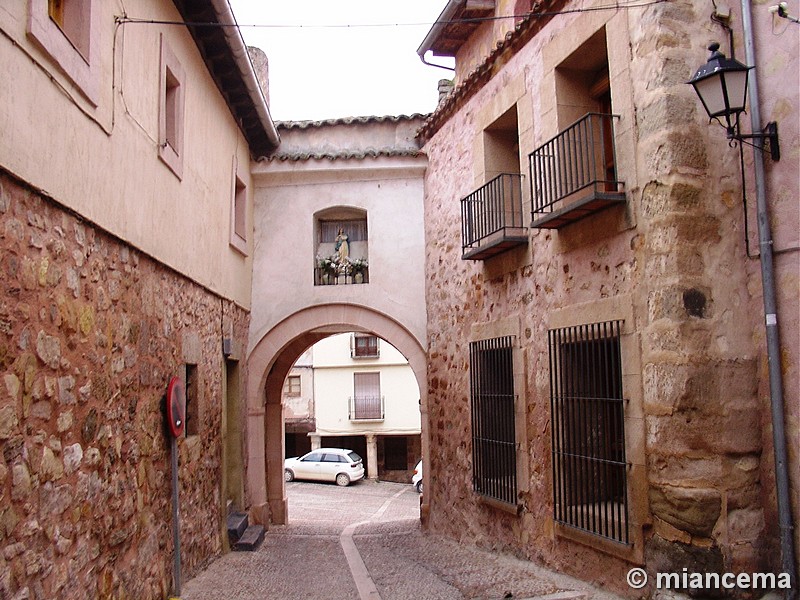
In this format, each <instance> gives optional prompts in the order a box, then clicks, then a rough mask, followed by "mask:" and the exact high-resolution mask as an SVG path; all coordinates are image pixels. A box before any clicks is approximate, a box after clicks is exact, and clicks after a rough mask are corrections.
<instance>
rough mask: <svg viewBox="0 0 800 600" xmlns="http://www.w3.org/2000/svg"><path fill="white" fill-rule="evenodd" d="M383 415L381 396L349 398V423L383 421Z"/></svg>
mask: <svg viewBox="0 0 800 600" xmlns="http://www.w3.org/2000/svg"><path fill="white" fill-rule="evenodd" d="M384 415H385V412H384V407H383V396H351V397H350V413H349V419H350V420H351V421H383V419H384Z"/></svg>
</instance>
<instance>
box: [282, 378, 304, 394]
mask: <svg viewBox="0 0 800 600" xmlns="http://www.w3.org/2000/svg"><path fill="white" fill-rule="evenodd" d="M283 393H284V394H285V395H287V396H299V395H300V375H289V376H288V377H287V378H286V383H285V384H284V386H283Z"/></svg>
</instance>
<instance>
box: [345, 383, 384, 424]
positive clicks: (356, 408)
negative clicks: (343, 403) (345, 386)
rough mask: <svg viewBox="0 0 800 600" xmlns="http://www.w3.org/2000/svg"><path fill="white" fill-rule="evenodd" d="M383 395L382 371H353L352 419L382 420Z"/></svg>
mask: <svg viewBox="0 0 800 600" xmlns="http://www.w3.org/2000/svg"><path fill="white" fill-rule="evenodd" d="M382 419H383V397H382V396H381V374H380V373H353V399H352V402H351V405H350V420H351V421H358V420H382Z"/></svg>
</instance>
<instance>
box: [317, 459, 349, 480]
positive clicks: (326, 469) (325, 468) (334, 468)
mask: <svg viewBox="0 0 800 600" xmlns="http://www.w3.org/2000/svg"><path fill="white" fill-rule="evenodd" d="M343 460H344V458H343V457H342V456H340V455H338V454H332V453H326V454H325V455H324V456H323V457H322V470H321V473H322V477H323V478H324V479H325V481H336V474H337V473H339V472H340V471H341V470H342V464H341V462H342V461H343Z"/></svg>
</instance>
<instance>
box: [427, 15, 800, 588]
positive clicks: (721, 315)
mask: <svg viewBox="0 0 800 600" xmlns="http://www.w3.org/2000/svg"><path fill="white" fill-rule="evenodd" d="M713 10H714V9H713V7H712V6H711V5H710V4H709V5H706V4H705V3H701V2H691V3H682V4H675V3H666V2H655V3H648V4H646V5H641V6H633V5H631V6H629V7H625V6H623V5H614V6H608V5H607V4H604V3H599V2H598V3H592V2H590V3H588V4H587V3H581V4H574V3H571V2H568V1H560V0H556V1H552V2H543V3H540V2H536V3H531V2H526V1H516V2H513V1H510V0H508V1H504V0H498V1H496V2H463V1H458V0H451V1H449V2H447V3H446V5H445V7H444V10H443V12H442V15H441V16H440V18H439V19H438V21H437V23H436V24H435V25H434V26H433V28H432V29H431V31H430V32H429V34H428V35H427V36H426V38H425V40H424V41H423V43H422V45H421V46H420V48H419V50H418V53H419V54H420V56H421V57H423V58H426V59H427V58H431V55H433V56H434V57H435V56H451V57H455V61H456V71H455V80H454V89H453V91H452V92H451V93H450V94H449V95H448V96H447V97H446V98H444V99H443V100H442V102H441V103H440V105H439V107H438V108H437V110H436V111H435V112H434V113H433V114H432V115H431V117H430V118H429V119H428V120H427V122H426V124H425V125H424V126H423V127H422V129H421V131H420V134H419V137H420V140H421V141H422V142H423V146H422V149H423V151H424V152H425V153H426V154H427V156H428V160H429V166H428V170H427V172H426V176H425V235H426V248H427V252H426V300H427V311H428V356H429V362H428V395H427V406H426V408H425V411H426V414H427V417H428V420H429V426H428V427H429V432H430V440H429V451H428V452H427V453H426V459H427V460H428V464H427V465H426V470H425V477H426V482H425V497H424V503H425V504H424V505H423V513H422V514H423V518H424V519H425V521H426V523H427V525H428V527H429V528H430V529H431V530H433V531H436V532H439V533H444V534H447V535H450V536H452V537H455V538H457V539H461V540H464V541H469V542H472V543H477V544H479V545H481V546H484V547H488V548H493V549H501V550H504V551H509V552H513V553H515V554H518V555H521V556H525V557H529V558H531V559H533V560H536V561H537V562H541V563H543V564H546V565H548V566H550V567H554V568H557V569H562V570H564V571H566V572H569V573H572V574H575V575H578V576H580V577H581V578H584V579H588V580H591V581H594V582H596V583H599V584H602V585H603V586H604V587H607V588H610V589H612V590H615V591H618V592H620V593H626V594H631V593H635V594H641V593H642V592H641V591H638V590H632V589H631V588H630V587H628V585H627V584H626V573H627V572H628V571H629V569H631V568H632V567H634V566H643V567H644V568H645V569H646V570H647V571H648V572H650V573H651V574H654V573H656V572H665V571H667V572H668V571H676V572H681V570H682V569H684V568H686V569H688V571H689V572H706V571H714V572H725V571H729V572H734V573H739V572H748V573H749V572H759V571H763V572H770V573H780V572H782V571H784V570H785V565H782V562H781V548H780V545H779V544H778V541H777V540H778V539H779V537H780V533H781V532H780V531H779V528H778V527H777V525H776V523H777V521H778V512H779V508H778V502H777V500H776V485H775V481H776V470H775V459H774V457H773V437H772V418H771V410H770V409H771V406H770V387H769V378H768V376H767V367H768V365H767V350H766V343H765V326H764V324H765V314H764V308H763V304H762V302H763V301H762V288H761V276H760V265H759V260H758V258H757V255H758V249H757V248H756V246H757V241H756V239H757V238H756V237H755V233H754V232H755V228H756V225H755V222H756V221H755V208H754V206H753V198H754V197H755V196H754V195H752V185H753V184H752V178H751V179H749V181H748V182H747V184H746V185H747V187H746V190H747V195H748V204H747V207H746V210H743V208H742V197H743V191H744V190H743V188H742V179H741V175H740V168H739V155H738V152H737V150H736V149H733V148H730V147H729V145H728V141H727V140H726V138H725V130H724V129H723V128H721V127H719V126H717V125H716V124H712V125H708V123H707V117H706V116H705V115H704V114H703V111H702V106H701V104H700V103H699V101H698V99H697V97H696V96H695V94H694V93H693V92H692V89H691V87H690V86H687V85H686V82H687V81H688V80H689V78H690V77H691V76H692V74H693V73H694V72H695V71H696V69H697V67H698V66H699V65H701V64H703V62H705V60H706V58H707V56H708V54H707V52H706V50H705V47H706V46H707V45H708V42H710V41H713V40H714V39H719V40H728V31H729V30H728V29H726V28H725V27H724V26H729V27H730V32H731V37H730V39H731V40H732V43H733V44H734V46H735V50H736V53H737V56H739V58H740V60H741V58H742V56H741V55H742V54H743V48H744V43H743V28H742V14H741V13H740V12H739V11H738V10H736V9H734V10H733V13H732V14H728V13H727V12H726V11H725V10H724V9H720V11H719V14H716V13H715V20H710V19H708V18H707V17H708V14H709V13H711V12H712V11H713ZM754 11H755V12H756V14H755V17H754V20H755V25H754V27H753V30H754V37H755V40H756V45H757V57H758V58H757V63H756V65H755V66H756V69H755V71H754V72H753V74H751V77H753V76H754V77H757V78H759V79H760V80H761V81H762V83H764V84H765V85H764V88H765V89H767V90H768V92H765V94H764V99H763V104H764V106H763V114H764V117H765V121H767V120H769V121H779V124H780V144H781V150H785V153H784V152H782V153H781V159H780V162H775V161H772V160H771V159H770V158H767V159H766V163H767V167H766V185H767V187H768V189H769V197H768V204H769V208H770V210H771V211H772V225H773V228H774V248H775V277H776V280H777V282H778V286H777V288H778V304H779V316H778V319H777V320H778V323H779V327H780V336H781V339H782V345H781V351H782V363H781V364H782V369H783V376H784V387H785V391H784V397H785V402H784V404H783V406H781V407H780V409H779V410H780V411H782V413H783V415H784V417H785V421H786V424H787V428H786V438H785V441H786V443H787V445H788V447H789V448H790V449H792V448H794V449H796V448H797V447H798V406H799V405H800V403H798V348H800V344H799V343H798V321H797V314H798V294H797V291H798V277H797V273H798V243H797V224H798V219H799V218H800V217H799V215H798V197H799V196H800V191H799V190H798V181H797V177H796V165H797V160H798V152H799V151H800V150H798V119H797V114H796V111H793V110H792V109H791V108H790V107H793V106H797V103H798V100H800V98H798V89H800V88H799V87H798V58H797V49H798V37H797V32H796V30H791V29H789V30H787V31H786V34H785V35H783V36H781V37H778V38H776V37H772V36H771V34H770V31H771V30H772V28H773V27H778V25H779V24H778V23H773V19H776V18H777V17H774V16H773V14H772V13H770V12H769V11H767V8H766V7H754ZM786 24H787V23H786V22H785V21H784V22H783V23H782V24H781V25H782V27H786ZM767 45H768V46H769V47H768V48H767ZM723 50H724V51H725V52H726V53H727V54H728V55H730V54H731V48H730V47H729V45H728V46H727V47H726V44H723ZM743 129H746V130H748V131H749V126H745V125H743ZM743 157H744V162H745V165H744V167H745V169H746V172H747V173H748V178H750V173H751V172H752V161H753V154H752V151H751V149H750V148H747V147H745V148H744V154H743ZM769 320H770V319H769V318H768V319H767V322H769ZM789 462H790V464H789V465H788V466H789V468H788V472H789V474H790V481H791V484H790V485H791V494H790V497H791V498H792V506H791V511H792V513H793V515H794V520H795V521H796V520H797V517H798V508H800V507H798V505H797V498H798V489H800V488H798V486H800V480H798V473H800V468H798V467H799V465H798V457H797V455H796V451H794V450H790V454H789ZM785 533H786V532H784V535H785ZM789 535H790V536H791V535H792V534H791V533H790V534H789ZM793 535H794V539H795V542H796V540H797V532H796V530H795V532H794V533H793ZM739 593H745V592H742V591H741V590H740V592H739Z"/></svg>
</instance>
